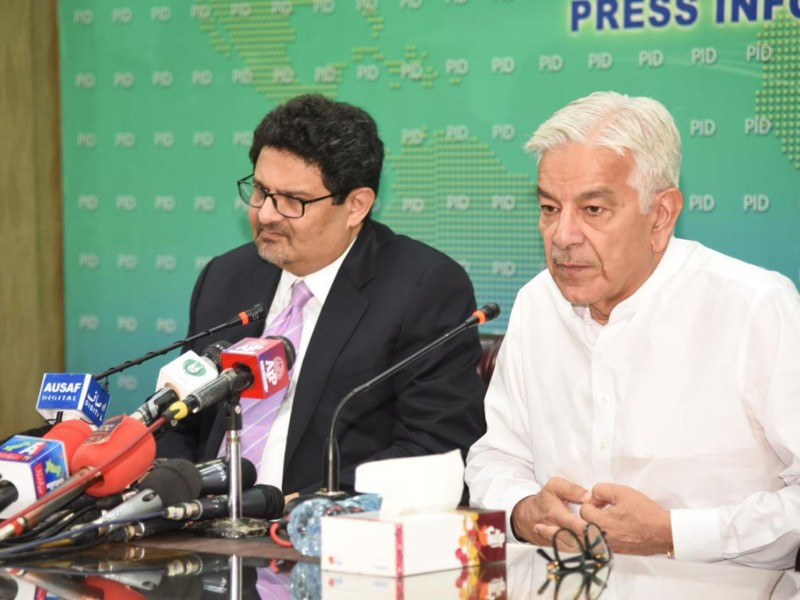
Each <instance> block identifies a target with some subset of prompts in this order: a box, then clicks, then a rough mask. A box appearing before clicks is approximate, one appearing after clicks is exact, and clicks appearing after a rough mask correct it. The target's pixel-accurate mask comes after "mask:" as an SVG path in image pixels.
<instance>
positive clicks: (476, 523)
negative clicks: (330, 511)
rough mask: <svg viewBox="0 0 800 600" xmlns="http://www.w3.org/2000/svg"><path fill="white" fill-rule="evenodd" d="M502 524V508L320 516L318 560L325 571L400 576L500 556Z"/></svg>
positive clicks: (500, 558)
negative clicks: (381, 514) (384, 514)
mask: <svg viewBox="0 0 800 600" xmlns="http://www.w3.org/2000/svg"><path fill="white" fill-rule="evenodd" d="M505 523H506V516H505V512H504V511H502V510H483V509H477V508H465V509H459V510H454V511H448V512H437V513H426V514H414V515H404V516H400V517H392V518H383V519H381V518H379V517H378V513H361V514H353V515H339V516H332V517H323V519H322V554H321V557H320V562H321V566H322V569H323V570H326V571H339V572H343V573H361V574H364V575H382V576H386V577H403V576H405V575H414V574H417V573H429V572H432V571H444V570H447V569H461V568H463V567H468V566H472V565H477V564H481V563H491V562H496V561H503V560H505V558H506V525H505Z"/></svg>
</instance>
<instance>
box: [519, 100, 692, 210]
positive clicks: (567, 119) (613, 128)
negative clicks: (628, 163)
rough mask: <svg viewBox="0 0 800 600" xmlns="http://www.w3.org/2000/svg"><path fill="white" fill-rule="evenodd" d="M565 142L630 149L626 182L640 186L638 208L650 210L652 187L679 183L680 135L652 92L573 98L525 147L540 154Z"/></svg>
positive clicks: (657, 187)
mask: <svg viewBox="0 0 800 600" xmlns="http://www.w3.org/2000/svg"><path fill="white" fill-rule="evenodd" d="M570 143H574V144H583V145H590V146H602V147H604V148H608V149H610V150H613V151H614V152H616V153H617V154H619V155H624V154H625V152H626V151H630V152H631V154H632V155H633V159H634V161H635V163H636V167H635V169H634V171H633V175H632V176H631V181H630V182H629V183H630V184H631V185H632V186H633V187H634V188H635V189H636V190H637V191H638V192H639V197H640V202H641V209H642V212H643V213H647V212H650V208H651V207H652V204H653V197H654V195H655V193H656V192H658V191H660V190H663V189H665V188H668V187H677V186H678V178H679V177H680V171H681V136H680V133H678V128H677V127H676V126H675V121H674V120H673V118H672V115H670V114H669V112H668V111H667V109H666V108H665V107H664V105H663V104H661V103H660V102H658V101H657V100H653V99H652V98H646V97H643V96H639V97H630V96H626V95H624V94H619V93H617V92H595V93H593V94H590V95H589V96H586V97H585V98H579V99H578V100H574V101H572V102H570V103H569V104H568V105H567V106H565V107H564V108H562V109H561V110H559V111H558V112H556V113H555V114H554V115H553V116H552V117H550V118H549V119H548V120H547V121H545V122H544V123H543V124H542V125H541V127H539V129H537V130H536V133H534V134H533V136H532V137H531V139H530V140H528V143H527V144H525V150H526V151H528V152H529V153H530V154H531V155H533V156H534V157H536V158H537V160H540V159H541V157H542V154H544V153H545V152H546V151H548V150H553V149H556V148H558V147H560V146H563V145H565V144H570Z"/></svg>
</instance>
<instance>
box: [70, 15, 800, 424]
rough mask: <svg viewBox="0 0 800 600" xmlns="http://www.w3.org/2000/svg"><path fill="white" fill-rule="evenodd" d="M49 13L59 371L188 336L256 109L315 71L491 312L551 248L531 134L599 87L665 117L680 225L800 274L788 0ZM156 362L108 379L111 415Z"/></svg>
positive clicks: (425, 232)
mask: <svg viewBox="0 0 800 600" xmlns="http://www.w3.org/2000/svg"><path fill="white" fill-rule="evenodd" d="M59 19H60V32H61V33H60V35H61V41H60V44H61V79H62V81H61V85H62V103H63V104H62V120H63V131H62V133H63V135H62V140H63V141H62V144H63V169H64V223H65V235H64V261H65V264H64V271H65V282H66V290H65V297H66V331H67V368H68V370H70V371H88V372H98V371H101V370H103V369H105V368H107V367H109V366H112V365H114V364H117V363H119V362H122V361H124V360H126V359H128V358H131V357H134V356H137V355H139V354H143V353H144V352H146V351H148V350H151V349H153V348H156V347H159V346H163V345H166V344H167V343H169V342H171V341H173V340H175V339H178V338H180V337H182V336H183V334H184V333H185V330H186V326H187V321H188V316H187V308H188V301H189V295H190V292H191V288H192V285H193V283H194V280H195V278H196V276H197V274H198V272H199V270H200V269H201V268H202V267H203V265H204V264H205V263H206V261H208V259H209V258H210V257H212V256H214V255H216V254H219V253H222V252H224V251H226V250H228V249H230V248H232V247H234V246H237V245H239V244H241V243H243V242H244V241H246V240H248V239H249V229H248V225H247V219H246V207H245V206H244V204H242V203H241V202H240V201H239V200H238V198H237V193H236V186H235V181H236V180H237V179H238V178H239V177H242V176H244V175H246V174H248V173H249V172H250V170H251V166H250V164H249V161H248V159H247V150H248V148H249V144H250V140H251V136H252V130H253V128H254V127H255V125H256V124H257V123H258V121H259V120H260V119H261V118H262V117H263V115H264V114H265V113H266V112H268V111H269V110H270V109H271V108H273V107H274V106H275V105H276V104H278V103H281V102H283V101H285V100H286V99H288V98H290V97H292V96H295V95H297V94H300V93H303V92H309V91H315V92H321V93H323V94H325V95H327V96H329V97H332V98H336V99H340V100H345V101H348V102H352V103H355V104H358V105H360V106H363V107H364V108H366V109H367V110H369V111H370V112H371V113H372V114H373V116H374V117H375V119H376V120H377V122H378V124H379V127H380V131H381V135H382V138H383V140H384V143H385V144H386V148H387V159H386V166H385V172H384V177H383V182H382V189H381V194H380V198H379V205H378V207H377V208H376V210H375V212H374V216H375V218H376V219H378V220H380V221H382V222H385V223H387V224H388V225H390V226H391V227H393V228H394V229H395V230H397V231H399V232H402V233H406V234H408V235H410V236H413V237H416V238H419V239H421V240H423V241H425V242H428V243H430V244H432V245H434V246H436V247H438V248H440V249H441V250H443V251H445V252H447V253H448V254H450V255H451V256H453V257H454V258H455V259H456V260H458V261H460V262H461V263H462V264H463V265H464V267H465V268H466V269H467V271H468V272H469V274H470V276H471V278H472V281H473V282H474V285H475V289H476V293H477V300H478V303H479V304H480V303H483V302H487V301H496V302H498V303H499V304H500V305H501V307H502V310H503V315H502V317H501V318H499V319H498V320H497V321H496V322H494V323H492V324H491V325H488V326H487V328H486V330H487V331H495V332H499V331H502V330H503V329H504V328H505V326H506V323H507V318H508V313H509V311H510V309H511V305H512V303H513V299H514V296H515V294H516V292H517V290H518V289H519V288H520V287H521V286H522V285H523V284H524V283H525V282H526V281H527V280H529V279H530V278H531V277H532V276H533V275H534V274H535V273H537V272H538V271H539V270H541V269H542V268H543V266H544V257H543V252H542V243H541V238H540V237H539V235H538V232H537V229H536V220H537V208H536V206H535V193H534V189H535V188H534V183H535V181H536V169H535V165H534V164H533V162H532V161H531V159H530V158H528V157H527V156H526V155H525V154H524V153H523V151H522V146H523V144H524V143H525V141H526V140H527V138H528V137H529V136H530V134H531V133H532V132H533V131H534V130H535V128H536V127H537V125H538V124H540V123H541V122H542V121H543V120H544V119H545V118H547V117H548V116H549V115H550V114H552V112H553V111H555V110H556V109H558V108H559V107H561V106H562V105H564V104H565V103H566V102H568V101H569V100H572V99H574V98H576V97H579V96H583V95H585V94H587V93H589V92H591V91H594V90H599V89H614V90H618V91H621V92H625V93H629V94H634V95H650V96H653V97H655V98H657V99H659V100H661V101H662V102H663V103H664V104H665V105H666V106H667V107H668V108H669V109H670V110H671V111H672V113H673V114H674V115H675V118H676V120H677V122H678V125H679V127H680V130H681V134H682V136H683V140H684V169H683V176H682V187H683V189H684V192H685V195H686V206H685V210H684V214H683V216H682V217H681V220H680V222H679V227H678V235H679V236H681V237H687V238H693V239H698V240H700V241H702V242H703V243H705V244H706V245H708V246H711V247H713V248H715V249H718V250H720V251H722V252H726V253H728V254H732V255H734V256H737V257H740V258H742V259H744V260H747V261H750V262H754V263H756V264H759V265H763V266H765V267H767V268H770V269H775V270H778V271H781V272H782V273H784V274H786V275H788V276H789V277H791V278H792V280H793V281H794V282H795V283H796V284H797V283H798V280H799V279H800V104H799V102H800V100H798V98H800V2H798V0H786V1H785V2H780V0H778V1H776V0H771V1H768V0H713V1H712V0H708V1H706V0H698V1H694V0H575V1H568V0H297V1H294V2H293V1H290V0H274V1H267V2H230V1H222V0H219V1H209V2H199V1H198V2H195V3H190V2H186V1H183V0H172V1H163V0H162V1H160V2H153V1H146V0H142V1H139V2H135V1H133V0H127V1H126V0H117V1H115V2H111V3H109V2H107V1H103V0H81V1H76V0H62V2H61V3H60V14H59ZM732 325H733V324H732ZM165 362H166V359H156V360H154V361H152V363H150V364H148V365H145V366H142V367H137V368H135V369H132V370H130V371H127V372H126V373H123V374H120V375H116V376H114V377H113V378H112V380H111V382H110V383H111V387H110V391H111V393H112V404H111V410H110V413H117V412H121V411H128V410H131V409H132V408H134V407H135V406H136V405H138V404H139V403H141V402H142V401H143V399H144V398H145V397H146V396H147V395H149V394H150V393H151V391H152V390H153V387H154V385H155V379H156V373H157V371H158V368H160V366H161V365H163V364H164V363H165Z"/></svg>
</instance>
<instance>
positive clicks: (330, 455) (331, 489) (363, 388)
mask: <svg viewBox="0 0 800 600" xmlns="http://www.w3.org/2000/svg"><path fill="white" fill-rule="evenodd" d="M499 314H500V307H499V306H498V305H497V304H495V303H494V302H490V303H489V304H485V305H483V306H482V307H481V308H479V309H477V310H476V311H475V312H473V313H472V314H471V315H470V316H469V318H468V319H467V320H466V321H464V322H463V323H461V325H459V326H458V327H456V328H455V329H451V330H450V331H448V332H447V333H445V334H444V335H442V336H441V337H439V338H436V339H435V340H434V341H432V342H431V343H430V344H428V345H427V346H424V347H422V348H420V349H419V350H417V351H416V352H414V353H413V354H411V355H409V356H407V357H406V358H404V359H403V360H401V361H400V362H399V363H397V364H395V365H394V366H391V367H389V368H388V369H387V370H386V371H384V372H383V373H380V374H379V375H377V376H375V377H373V378H372V379H370V380H369V381H367V382H366V383H364V384H362V385H360V386H358V387H357V388H355V389H354V390H353V391H351V392H350V393H349V394H347V395H346V396H345V397H344V398H342V399H341V401H340V402H339V404H338V405H337V406H336V410H334V411H333V417H332V418H331V429H330V432H329V433H328V439H327V440H326V441H325V455H324V458H323V467H324V468H323V476H324V478H325V479H324V487H323V488H322V489H321V490H320V491H318V492H317V494H318V495H320V496H328V497H340V496H344V495H345V493H344V492H342V491H341V490H340V489H339V443H338V442H337V441H336V424H337V423H338V422H339V415H340V414H341V412H342V410H343V409H344V407H345V405H346V404H347V403H348V402H350V400H352V399H353V398H355V397H356V396H360V395H361V394H363V393H364V392H367V391H369V390H371V389H372V388H373V387H375V386H376V385H378V384H379V383H382V382H383V381H385V380H386V379H388V378H389V377H391V376H392V375H394V374H395V373H397V372H398V371H400V370H402V369H404V368H405V367H406V366H408V365H410V364H411V363H413V362H415V361H416V360H418V359H420V358H422V357H423V356H425V355H426V354H428V353H430V352H431V351H432V350H435V349H436V348H438V347H439V346H441V345H442V344H444V343H445V342H447V341H448V340H451V339H452V338H454V337H456V336H458V335H460V334H461V333H463V332H465V331H466V330H467V329H471V328H473V327H475V326H477V325H483V324H484V323H486V321H491V320H492V319H494V318H495V317H497V315H499Z"/></svg>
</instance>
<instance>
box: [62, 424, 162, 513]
mask: <svg viewBox="0 0 800 600" xmlns="http://www.w3.org/2000/svg"><path fill="white" fill-rule="evenodd" d="M114 419H117V417H114ZM112 420H113V419H109V420H108V421H106V425H108V424H109V423H110V422H111V421H112ZM104 427H105V425H104ZM98 433H99V432H95V434H98ZM103 434H104V435H105V437H102V436H101V437H100V438H99V440H98V441H93V438H94V437H95V435H91V436H89V438H88V439H87V440H86V442H84V443H83V444H82V445H81V446H79V447H78V449H77V450H75V454H74V455H73V456H72V462H71V463H70V470H71V471H72V472H73V473H75V472H77V471H78V470H79V469H82V468H83V467H94V468H98V467H100V466H101V465H104V464H105V463H106V462H107V461H108V460H109V459H110V458H112V457H119V458H118V460H115V461H114V462H113V463H112V464H111V465H110V466H109V467H108V468H107V469H105V470H104V471H103V478H102V479H101V480H100V481H98V482H97V483H95V484H94V485H92V486H91V487H90V488H89V489H87V490H86V493H87V494H89V495H90V496H94V497H95V498H100V497H103V496H110V495H111V494H118V493H119V492H121V491H122V490H124V489H126V488H128V487H129V486H130V485H131V484H132V483H133V482H134V481H136V480H137V479H139V478H140V477H141V476H142V475H144V474H145V473H146V472H147V470H148V469H149V468H150V467H151V466H152V465H153V460H155V457H156V441H155V439H153V435H152V434H151V433H150V432H148V431H147V426H146V425H145V424H144V423H141V422H140V421H137V420H136V419H132V418H131V417H128V416H122V418H121V420H119V422H118V423H116V427H114V429H113V430H112V431H110V432H108V431H106V432H103ZM142 435H144V437H142V438H141V439H140V440H139V442H137V443H136V445H135V446H134V447H133V448H131V449H130V450H129V451H127V452H125V449H126V448H127V447H128V446H130V445H131V444H132V443H133V442H134V440H136V439H137V438H140V437H141V436H142ZM123 452H124V455H122V454H123ZM120 455H122V456H120Z"/></svg>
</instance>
